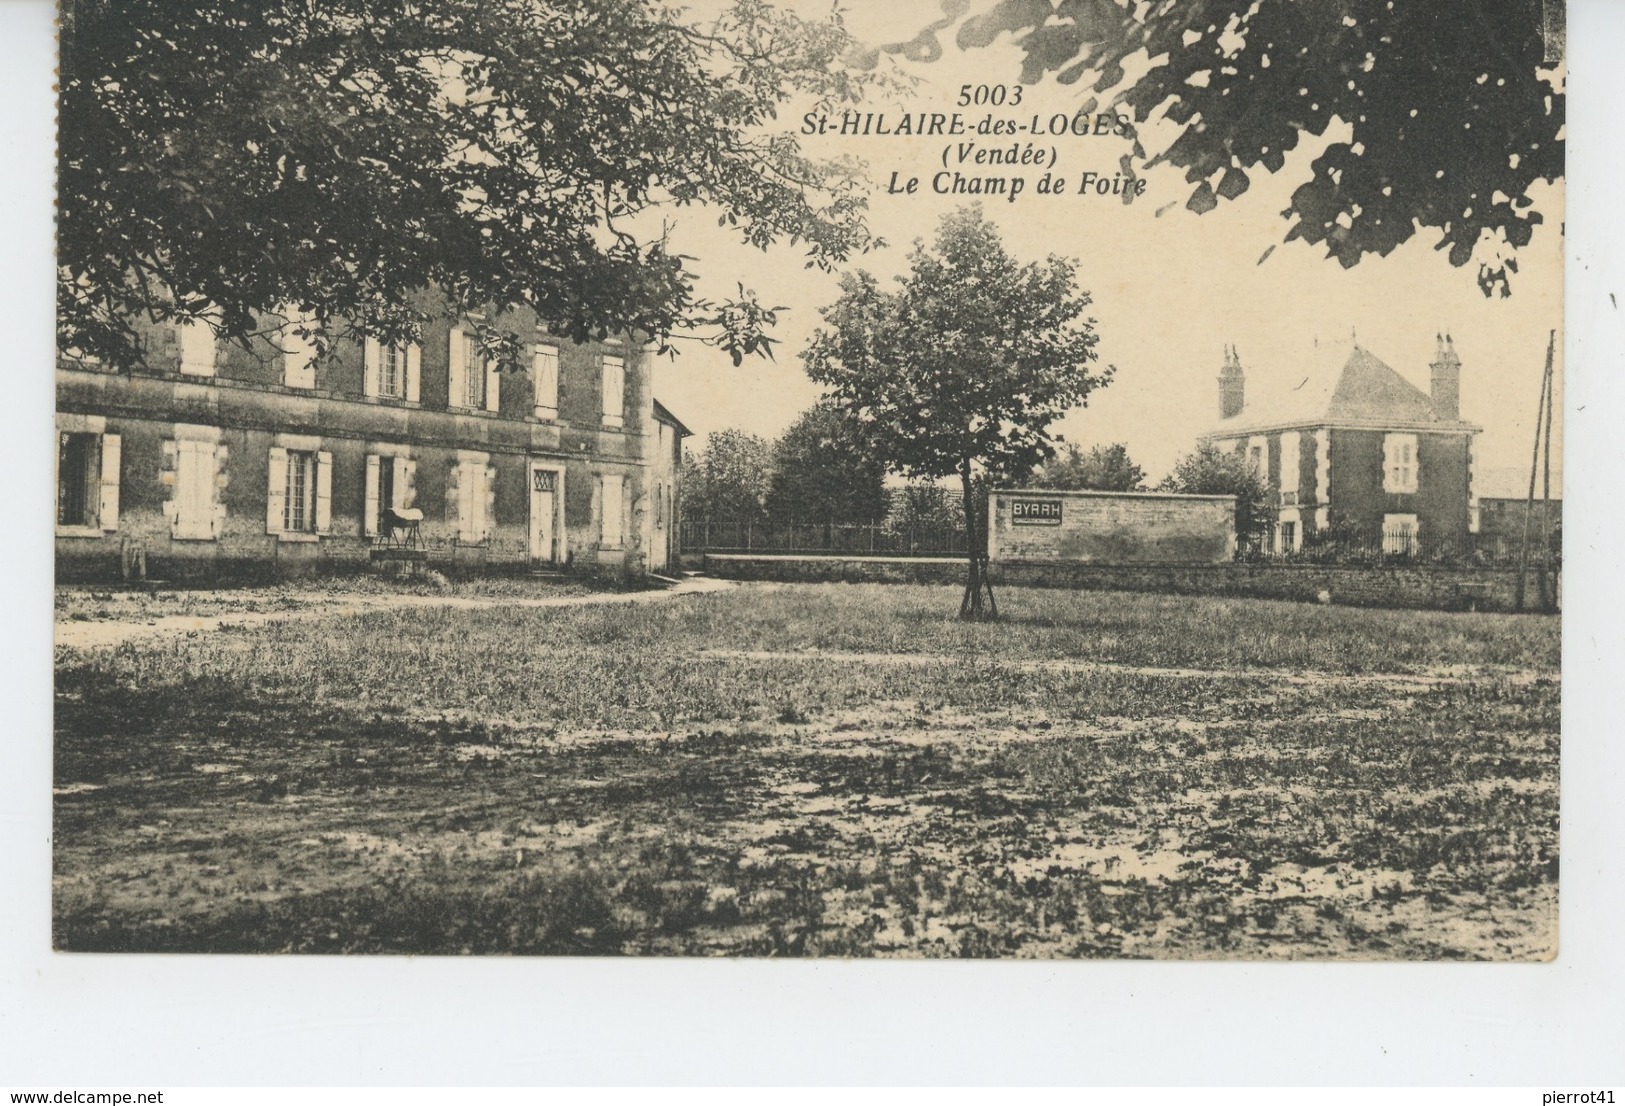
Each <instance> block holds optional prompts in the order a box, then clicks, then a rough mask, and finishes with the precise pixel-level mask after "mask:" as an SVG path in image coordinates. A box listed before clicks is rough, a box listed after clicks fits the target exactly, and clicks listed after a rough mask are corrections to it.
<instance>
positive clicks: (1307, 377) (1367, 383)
mask: <svg viewBox="0 0 1625 1106" xmlns="http://www.w3.org/2000/svg"><path fill="white" fill-rule="evenodd" d="M1316 357H1317V359H1318V363H1317V364H1311V365H1309V366H1307V367H1305V368H1304V370H1303V371H1302V372H1301V373H1295V374H1293V375H1294V377H1295V378H1296V381H1297V382H1296V383H1295V384H1294V385H1293V386H1291V387H1289V388H1287V389H1286V390H1285V391H1280V392H1273V393H1266V394H1263V395H1258V396H1249V395H1248V394H1247V386H1246V373H1245V371H1244V370H1243V368H1242V365H1241V358H1240V356H1239V355H1238V354H1237V353H1236V351H1235V350H1234V349H1227V350H1226V351H1225V357H1224V364H1223V367H1222V368H1221V369H1220V372H1219V416H1220V417H1219V420H1218V423H1217V425H1216V426H1215V427H1214V428H1213V429H1212V430H1210V431H1209V432H1208V433H1206V434H1204V435H1203V437H1202V440H1203V441H1204V442H1205V443H1208V444H1211V445H1213V446H1215V447H1217V448H1219V449H1221V450H1229V451H1235V452H1239V453H1242V454H1244V455H1245V456H1246V458H1247V460H1248V463H1249V464H1250V465H1251V466H1252V468H1253V470H1254V471H1255V472H1257V473H1258V475H1259V476H1260V477H1261V478H1262V479H1263V481H1264V483H1265V484H1266V485H1267V486H1268V487H1269V489H1270V497H1271V500H1270V504H1271V506H1272V508H1273V510H1274V513H1275V524H1274V526H1273V528H1272V530H1271V532H1270V533H1269V534H1268V535H1267V538H1266V546H1267V548H1268V549H1270V550H1272V551H1275V552H1291V551H1295V550H1298V549H1300V548H1302V546H1303V543H1304V540H1305V538H1306V536H1309V535H1313V534H1315V533H1316V532H1320V531H1327V530H1330V529H1334V528H1335V529H1336V530H1337V531H1338V532H1339V533H1340V534H1342V535H1343V536H1345V537H1347V536H1350V535H1352V536H1353V537H1354V538H1355V539H1356V540H1359V541H1364V542H1365V543H1367V544H1368V545H1369V546H1371V547H1373V548H1375V547H1377V546H1378V545H1379V544H1380V548H1381V549H1382V551H1384V552H1386V553H1399V554H1403V553H1411V554H1418V553H1425V552H1431V551H1441V552H1442V551H1446V550H1448V551H1453V552H1458V553H1460V552H1466V551H1468V550H1469V549H1470V547H1471V542H1472V534H1473V533H1475V532H1476V530H1477V525H1478V522H1477V505H1476V501H1475V499H1474V495H1473V441H1474V436H1475V435H1477V434H1478V433H1479V427H1477V426H1475V425H1473V424H1472V423H1469V422H1465V421H1463V420H1462V418H1461V360H1460V358H1459V357H1457V355H1456V349H1455V343H1454V342H1453V341H1452V340H1451V339H1450V338H1449V337H1448V336H1445V335H1440V336H1439V338H1438V345H1437V349H1436V352H1435V355H1434V359H1433V361H1432V363H1431V364H1430V365H1429V377H1428V383H1429V388H1428V391H1425V392H1424V391H1423V390H1422V389H1421V388H1419V387H1417V386H1416V385H1415V384H1413V383H1411V382H1410V381H1409V380H1407V379H1406V378H1405V377H1404V376H1402V375H1400V374H1399V373H1398V372H1396V371H1395V370H1394V369H1392V368H1390V367H1389V366H1388V365H1386V364H1384V363H1383V362H1382V361H1380V360H1379V359H1378V358H1377V357H1376V356H1375V355H1373V354H1372V353H1371V352H1370V351H1369V350H1366V349H1365V348H1363V347H1361V346H1360V345H1358V344H1357V343H1355V344H1353V345H1352V346H1351V345H1347V344H1345V345H1343V346H1341V347H1317V350H1316Z"/></svg>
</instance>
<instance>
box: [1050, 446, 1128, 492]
mask: <svg viewBox="0 0 1625 1106" xmlns="http://www.w3.org/2000/svg"><path fill="white" fill-rule="evenodd" d="M1031 483H1032V485H1033V486H1034V487H1037V488H1061V489H1065V490H1068V491H1097V492H1137V491H1142V490H1143V489H1144V488H1145V470H1144V469H1142V468H1140V466H1139V465H1136V464H1135V463H1134V462H1133V461H1131V460H1129V455H1128V448H1127V447H1126V446H1124V445H1123V444H1122V443H1120V442H1118V443H1114V444H1112V445H1097V446H1095V447H1094V448H1093V449H1091V450H1090V451H1089V452H1088V453H1085V452H1084V451H1083V450H1082V449H1080V448H1079V447H1078V446H1077V445H1075V444H1074V443H1072V442H1068V443H1066V445H1064V446H1063V447H1062V448H1061V452H1060V453H1059V454H1057V455H1056V456H1055V457H1054V458H1052V459H1051V460H1049V461H1046V462H1044V464H1043V466H1042V467H1041V468H1040V469H1039V470H1038V471H1037V472H1036V473H1035V474H1034V475H1033V479H1032V481H1031Z"/></svg>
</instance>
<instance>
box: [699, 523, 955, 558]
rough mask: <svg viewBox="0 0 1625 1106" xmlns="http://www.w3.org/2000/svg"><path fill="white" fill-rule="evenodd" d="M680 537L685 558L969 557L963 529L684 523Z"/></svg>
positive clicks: (835, 524) (801, 524) (868, 524)
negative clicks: (700, 555) (706, 555)
mask: <svg viewBox="0 0 1625 1106" xmlns="http://www.w3.org/2000/svg"><path fill="white" fill-rule="evenodd" d="M681 531H682V533H681V538H682V551H683V552H684V553H778V554H802V555H806V556H846V557H867V556H874V557H963V556H966V555H967V553H968V552H969V550H968V549H967V547H966V543H965V530H964V527H946V526H920V527H916V526H899V525H888V524H886V523H818V522H780V521H768V522H754V521H744V522H739V521H726V522H721V521H707V520H699V521H695V520H685V521H684V522H683V524H682V527H681Z"/></svg>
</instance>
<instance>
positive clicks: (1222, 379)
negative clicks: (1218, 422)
mask: <svg viewBox="0 0 1625 1106" xmlns="http://www.w3.org/2000/svg"><path fill="white" fill-rule="evenodd" d="M1246 389H1247V376H1246V374H1245V373H1243V372H1242V371H1241V356H1240V355H1239V354H1237V353H1236V347H1235V346H1226V347H1225V349H1224V367H1223V368H1222V369H1220V370H1219V417H1220V418H1221V419H1233V418H1235V417H1236V416H1237V415H1239V414H1241V408H1242V405H1243V404H1244V403H1245V402H1246Z"/></svg>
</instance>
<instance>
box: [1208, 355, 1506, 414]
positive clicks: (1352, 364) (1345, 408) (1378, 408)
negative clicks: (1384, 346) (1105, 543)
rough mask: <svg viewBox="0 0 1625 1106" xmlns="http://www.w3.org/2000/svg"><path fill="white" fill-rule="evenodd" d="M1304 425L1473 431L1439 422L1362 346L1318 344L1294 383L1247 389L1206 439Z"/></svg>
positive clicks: (1429, 404) (1426, 399)
mask: <svg viewBox="0 0 1625 1106" xmlns="http://www.w3.org/2000/svg"><path fill="white" fill-rule="evenodd" d="M1298 426H1303V427H1308V426H1351V427H1359V426H1371V427H1377V426H1382V427H1394V426H1399V427H1416V428H1418V429H1437V430H1445V429H1453V430H1477V429H1478V427H1476V426H1474V425H1473V424H1471V423H1467V422H1463V421H1462V420H1460V419H1445V418H1440V417H1439V413H1438V411H1436V410H1435V409H1434V407H1433V400H1432V398H1431V397H1430V396H1429V395H1428V394H1427V393H1426V392H1424V391H1422V389H1420V388H1418V387H1417V386H1416V385H1414V384H1412V383H1411V382H1410V381H1409V380H1406V379H1405V378H1404V377H1403V376H1401V375H1400V374H1399V373H1397V372H1395V371H1394V370H1393V369H1391V368H1389V367H1388V366H1387V365H1386V364H1384V363H1383V362H1382V361H1381V360H1380V359H1379V358H1377V356H1376V355H1375V354H1373V353H1372V352H1371V351H1370V350H1367V349H1366V348H1365V347H1363V346H1361V345H1359V344H1354V345H1353V346H1352V347H1350V346H1349V345H1346V344H1345V345H1339V346H1321V347H1318V348H1317V349H1316V354H1315V356H1314V357H1313V358H1312V359H1311V362H1310V364H1309V365H1308V366H1307V367H1306V368H1305V370H1304V372H1302V373H1301V374H1299V376H1298V382H1297V383H1296V384H1295V385H1293V386H1291V387H1289V388H1287V389H1285V390H1284V391H1282V390H1275V389H1260V388H1258V387H1257V386H1256V385H1252V386H1249V387H1248V388H1247V402H1246V404H1245V405H1244V406H1243V407H1242V409H1241V410H1240V412H1238V413H1237V414H1236V415H1235V416H1233V417H1231V418H1228V419H1221V420H1220V421H1219V422H1218V423H1217V424H1215V425H1214V426H1213V427H1212V428H1211V429H1210V430H1209V431H1208V432H1207V435H1206V436H1208V437H1221V436H1229V435H1232V434H1239V433H1252V432H1257V431H1263V430H1275V429H1291V428H1293V427H1298Z"/></svg>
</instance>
